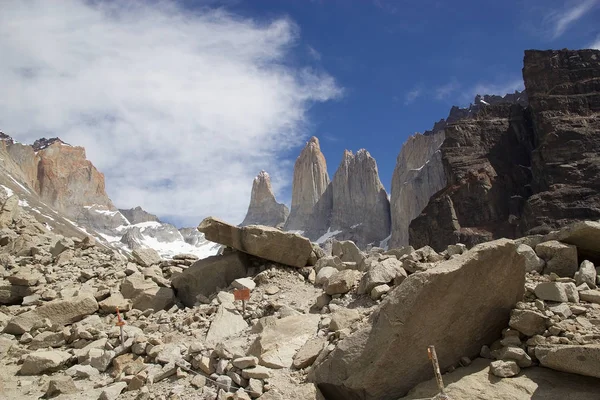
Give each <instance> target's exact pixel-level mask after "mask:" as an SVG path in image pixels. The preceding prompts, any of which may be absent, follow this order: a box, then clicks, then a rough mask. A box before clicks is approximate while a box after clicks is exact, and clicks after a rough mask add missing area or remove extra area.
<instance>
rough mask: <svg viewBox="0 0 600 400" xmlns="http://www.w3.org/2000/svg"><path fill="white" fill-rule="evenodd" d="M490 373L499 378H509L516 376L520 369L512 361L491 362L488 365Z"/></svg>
mask: <svg viewBox="0 0 600 400" xmlns="http://www.w3.org/2000/svg"><path fill="white" fill-rule="evenodd" d="M490 372H491V373H492V374H494V375H495V376H497V377H499V378H510V377H512V376H515V375H518V374H519V372H521V368H519V366H518V365H517V363H516V362H514V361H503V360H498V361H493V362H492V363H491V364H490Z"/></svg>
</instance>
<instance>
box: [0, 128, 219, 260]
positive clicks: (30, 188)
mask: <svg viewBox="0 0 600 400" xmlns="http://www.w3.org/2000/svg"><path fill="white" fill-rule="evenodd" d="M0 187H1V188H2V190H3V191H4V192H5V193H6V194H7V195H12V194H17V195H18V197H19V199H20V200H19V205H20V206H21V207H23V208H25V209H27V210H28V211H31V214H32V215H34V216H35V217H36V219H37V220H38V222H40V223H41V224H42V225H44V226H45V227H46V228H47V229H50V230H53V231H56V233H59V234H62V235H65V236H71V237H76V238H80V239H81V238H83V237H85V236H92V237H94V238H96V240H97V241H98V242H99V243H104V244H105V245H110V246H112V247H115V248H118V249H120V250H122V251H124V252H130V251H131V250H133V249H135V248H140V247H142V248H144V247H147V248H153V249H155V250H157V251H158V252H159V254H161V255H162V256H163V257H165V258H170V257H172V256H174V255H176V254H181V253H190V254H195V255H197V256H198V257H201V258H204V257H208V256H210V255H214V254H216V253H217V252H218V250H219V248H220V246H219V245H217V244H215V243H212V242H209V241H207V240H206V239H204V236H203V235H202V233H200V232H198V231H197V230H195V228H187V229H182V230H181V231H180V230H179V229H177V228H176V227H175V226H173V225H171V224H167V223H163V222H161V221H159V220H158V218H157V217H156V216H154V215H152V214H149V213H147V212H146V211H144V210H142V209H141V208H140V207H136V208H133V209H130V210H119V209H117V208H116V207H115V206H114V205H113V203H112V201H111V200H110V198H109V197H108V195H107V194H106V191H105V183H104V175H103V174H102V173H100V172H99V171H98V170H97V169H96V168H95V167H94V165H93V164H92V163H91V162H90V161H89V160H87V159H86V156H85V150H84V149H83V148H82V147H75V146H71V145H69V144H67V143H64V142H63V141H61V140H60V139H59V138H52V139H45V138H42V139H39V140H36V141H35V143H34V144H33V145H24V144H21V143H18V142H15V141H14V140H13V139H12V138H11V137H10V136H9V135H6V134H5V133H2V132H0Z"/></svg>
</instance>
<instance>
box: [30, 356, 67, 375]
mask: <svg viewBox="0 0 600 400" xmlns="http://www.w3.org/2000/svg"><path fill="white" fill-rule="evenodd" d="M70 358H71V355H70V354H69V353H67V352H66V351H36V352H33V353H29V354H27V356H25V360H24V361H23V365H21V369H20V370H19V373H20V374H21V375H38V374H41V373H44V372H53V371H56V370H57V369H59V368H60V367H62V366H63V365H65V363H66V362H67V361H69V359H70Z"/></svg>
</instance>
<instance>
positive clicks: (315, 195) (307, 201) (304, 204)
mask: <svg viewBox="0 0 600 400" xmlns="http://www.w3.org/2000/svg"><path fill="white" fill-rule="evenodd" d="M327 185H329V175H328V174H327V162H326V161H325V156H324V155H323V153H321V147H320V145H319V139H317V138H316V137H314V136H313V137H311V138H310V140H309V141H308V142H307V143H306V146H305V147H304V149H303V150H302V152H301V153H300V155H299V156H298V158H297V159H296V163H295V165H294V181H293V184H292V209H291V211H290V216H289V218H288V220H287V222H286V225H285V229H287V230H304V229H305V226H306V224H307V220H308V218H309V216H310V215H311V214H312V213H313V209H314V207H315V205H316V204H317V202H318V201H319V199H320V198H321V196H322V195H323V193H324V192H325V190H326V189H327Z"/></svg>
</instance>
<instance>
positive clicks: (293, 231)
mask: <svg viewBox="0 0 600 400" xmlns="http://www.w3.org/2000/svg"><path fill="white" fill-rule="evenodd" d="M287 232H289V233H297V234H298V235H300V236H302V235H304V231H300V230H292V231H287Z"/></svg>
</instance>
